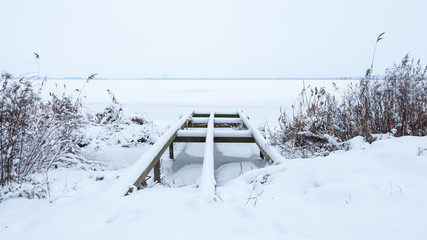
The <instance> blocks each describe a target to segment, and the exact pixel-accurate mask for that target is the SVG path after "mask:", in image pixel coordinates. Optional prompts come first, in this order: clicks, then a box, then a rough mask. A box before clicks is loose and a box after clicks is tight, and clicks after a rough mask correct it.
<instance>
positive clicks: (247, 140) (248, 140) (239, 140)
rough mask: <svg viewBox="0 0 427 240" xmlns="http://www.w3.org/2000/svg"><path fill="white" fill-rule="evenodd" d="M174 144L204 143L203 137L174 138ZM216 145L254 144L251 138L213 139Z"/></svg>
mask: <svg viewBox="0 0 427 240" xmlns="http://www.w3.org/2000/svg"><path fill="white" fill-rule="evenodd" d="M174 142H192V143H203V142H206V138H205V137H176V138H175V140H174ZM214 142H216V143H255V139H254V138H253V137H214Z"/></svg>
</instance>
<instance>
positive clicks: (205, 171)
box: [199, 111, 216, 202]
mask: <svg viewBox="0 0 427 240" xmlns="http://www.w3.org/2000/svg"><path fill="white" fill-rule="evenodd" d="M214 116H215V113H214V112H213V111H212V112H211V114H210V117H209V122H208V127H207V134H206V142H205V155H204V157H203V167H202V175H201V176H200V183H199V187H200V192H201V195H202V198H204V199H206V200H207V201H208V202H212V201H213V199H214V196H215V185H216V182H215V175H214V161H215V160H214Z"/></svg>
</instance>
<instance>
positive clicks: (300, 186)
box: [0, 137, 427, 240]
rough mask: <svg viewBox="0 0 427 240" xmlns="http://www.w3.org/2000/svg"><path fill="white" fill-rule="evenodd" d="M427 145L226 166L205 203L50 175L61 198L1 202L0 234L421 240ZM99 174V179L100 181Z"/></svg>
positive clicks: (398, 142) (174, 191) (403, 142)
mask: <svg viewBox="0 0 427 240" xmlns="http://www.w3.org/2000/svg"><path fill="white" fill-rule="evenodd" d="M426 147H427V137H402V138H390V139H383V140H380V141H377V142H374V143H373V144H371V145H370V144H367V143H364V142H362V141H360V139H354V141H352V149H351V150H350V151H348V152H343V151H339V152H335V153H333V154H330V155H329V156H328V157H323V158H313V159H295V160H290V161H286V162H283V163H280V164H277V165H273V166H267V167H265V168H259V169H258V168H254V169H253V170H252V169H251V167H253V166H250V165H251V164H243V173H240V166H238V169H235V168H234V169H235V171H234V172H233V167H231V165H233V164H234V165H240V164H238V163H233V164H229V165H223V166H222V167H220V168H218V169H217V171H216V172H215V174H216V177H217V179H218V180H217V182H218V185H217V189H216V191H217V195H218V196H219V197H217V201H216V202H211V203H209V202H206V201H205V200H204V198H202V197H201V196H200V192H199V189H198V188H194V185H193V184H192V185H189V186H184V187H178V188H169V187H166V186H161V185H154V186H152V187H151V188H146V189H144V190H141V191H138V192H136V193H134V194H131V195H129V196H127V197H120V198H106V197H105V193H106V192H108V191H109V188H110V187H111V185H112V184H114V183H116V182H117V181H118V180H117V179H116V175H117V172H109V171H107V172H84V171H80V170H75V171H69V170H59V169H58V170H55V171H53V172H52V173H51V178H55V181H54V182H53V184H52V195H54V196H55V197H56V198H57V200H56V201H54V202H53V203H49V202H48V201H47V200H28V199H22V198H17V199H11V200H8V201H6V202H3V203H1V204H0V236H1V239H47V240H50V239H65V240H66V239H118V238H120V239H141V238H144V239H153V238H156V239H207V240H209V239H218V238H223V237H227V238H232V239H328V240H329V239H339V240H341V239H375V240H376V239H390V240H393V239H425V238H426V236H427V229H426V228H425V227H424V225H425V222H426V221H427V215H426V214H425V213H426V212H427V205H426V204H425V203H426V201H427V176H426V174H425V172H426V171H427V154H426V153H421V155H419V154H418V149H419V148H426ZM235 167H237V166H235ZM189 168H191V166H189ZM184 170H185V169H182V171H184ZM199 170H200V168H199ZM65 175H66V176H65ZM91 175H92V176H91ZM98 175H102V176H104V180H102V181H96V178H97V177H99V176H98ZM183 177H185V176H183ZM234 177H236V178H234ZM224 178H229V179H227V180H226V181H225V182H223V181H222V179H224ZM219 183H221V184H219ZM61 192H64V193H63V194H62V195H63V196H62V197H61V196H60V193H61ZM250 196H251V199H248V198H249V197H250Z"/></svg>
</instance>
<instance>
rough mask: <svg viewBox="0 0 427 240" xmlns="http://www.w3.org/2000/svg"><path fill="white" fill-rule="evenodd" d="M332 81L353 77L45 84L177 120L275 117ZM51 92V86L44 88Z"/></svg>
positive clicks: (98, 106) (98, 105)
mask: <svg viewBox="0 0 427 240" xmlns="http://www.w3.org/2000/svg"><path fill="white" fill-rule="evenodd" d="M332 82H334V83H335V84H336V85H337V86H338V87H339V88H345V86H346V85H348V83H350V82H351V81H350V80H336V79H335V80H305V81H304V80H96V79H95V80H93V81H90V82H89V83H88V84H86V85H85V81H84V80H48V82H47V89H48V90H50V91H56V92H62V91H64V88H63V86H64V85H65V86H66V89H65V92H66V93H67V94H74V95H76V96H77V95H78V93H77V92H75V89H81V88H82V86H84V88H83V93H82V95H84V96H85V98H84V99H83V104H84V106H85V107H87V108H89V109H91V110H94V111H102V110H103V109H104V108H105V106H107V105H108V104H110V103H111V99H110V97H109V95H108V92H107V89H108V90H110V91H111V92H113V93H114V95H115V97H116V98H117V100H118V101H119V102H120V103H122V104H124V105H125V106H126V107H127V108H131V109H133V110H135V111H137V112H141V113H147V114H148V116H149V117H150V118H151V119H152V120H153V121H154V122H159V123H162V122H169V123H170V122H173V121H175V120H176V119H177V118H178V117H179V115H180V114H184V113H185V112H186V111H188V110H190V109H195V110H207V111H210V110H211V109H215V110H236V109H241V110H243V111H244V112H246V113H247V114H248V115H249V116H250V117H251V118H252V120H253V121H255V122H265V120H266V119H267V120H268V122H271V123H274V122H276V121H277V118H278V116H279V115H280V109H282V110H284V111H285V110H286V111H287V112H289V113H291V106H292V104H294V101H295V99H296V98H297V96H298V94H299V93H300V92H301V90H302V88H303V84H305V86H309V85H311V86H319V87H320V86H324V87H326V89H329V90H332ZM46 92H49V91H46Z"/></svg>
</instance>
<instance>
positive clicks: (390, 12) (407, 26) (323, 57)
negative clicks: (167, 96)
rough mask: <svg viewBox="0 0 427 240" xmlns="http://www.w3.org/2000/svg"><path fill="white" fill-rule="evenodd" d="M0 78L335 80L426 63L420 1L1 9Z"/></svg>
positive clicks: (169, 1) (156, 2)
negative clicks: (409, 60)
mask: <svg viewBox="0 0 427 240" xmlns="http://www.w3.org/2000/svg"><path fill="white" fill-rule="evenodd" d="M0 9H1V14H0V30H1V33H0V34H1V35H0V70H1V71H8V72H11V73H13V74H15V75H19V74H23V73H26V72H32V71H36V70H37V65H36V64H35V63H34V56H33V52H37V53H38V54H40V71H41V75H48V76H53V77H67V76H79V77H86V76H87V75H89V74H91V73H99V74H100V76H102V77H341V76H360V75H363V74H364V72H365V70H366V69H367V68H368V67H369V65H370V62H371V58H372V52H373V48H374V44H375V40H376V37H377V36H378V34H380V33H381V32H383V31H387V33H386V34H385V39H384V40H383V41H381V42H380V43H379V46H378V49H377V56H376V62H375V69H374V73H377V74H381V73H383V72H384V69H385V68H386V67H388V66H391V65H393V63H395V62H398V61H399V60H400V59H401V58H402V57H403V56H404V55H405V54H406V53H408V52H409V53H410V55H411V56H413V57H415V58H417V59H418V58H421V60H422V61H423V63H426V62H427V31H426V30H425V29H426V28H425V26H426V23H427V14H426V11H427V1H426V0H404V1H403V0H400V1H396V0H352V1H346V0H331V1H319V0H292V1H289V0H216V1H203V0H120V1H118V0H117V1H111V0H110V1H108V0H96V1H95V0H93V1H92V0H73V1H65V0H64V1H58V0H52V1H45V0H38V1H34V0H0Z"/></svg>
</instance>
